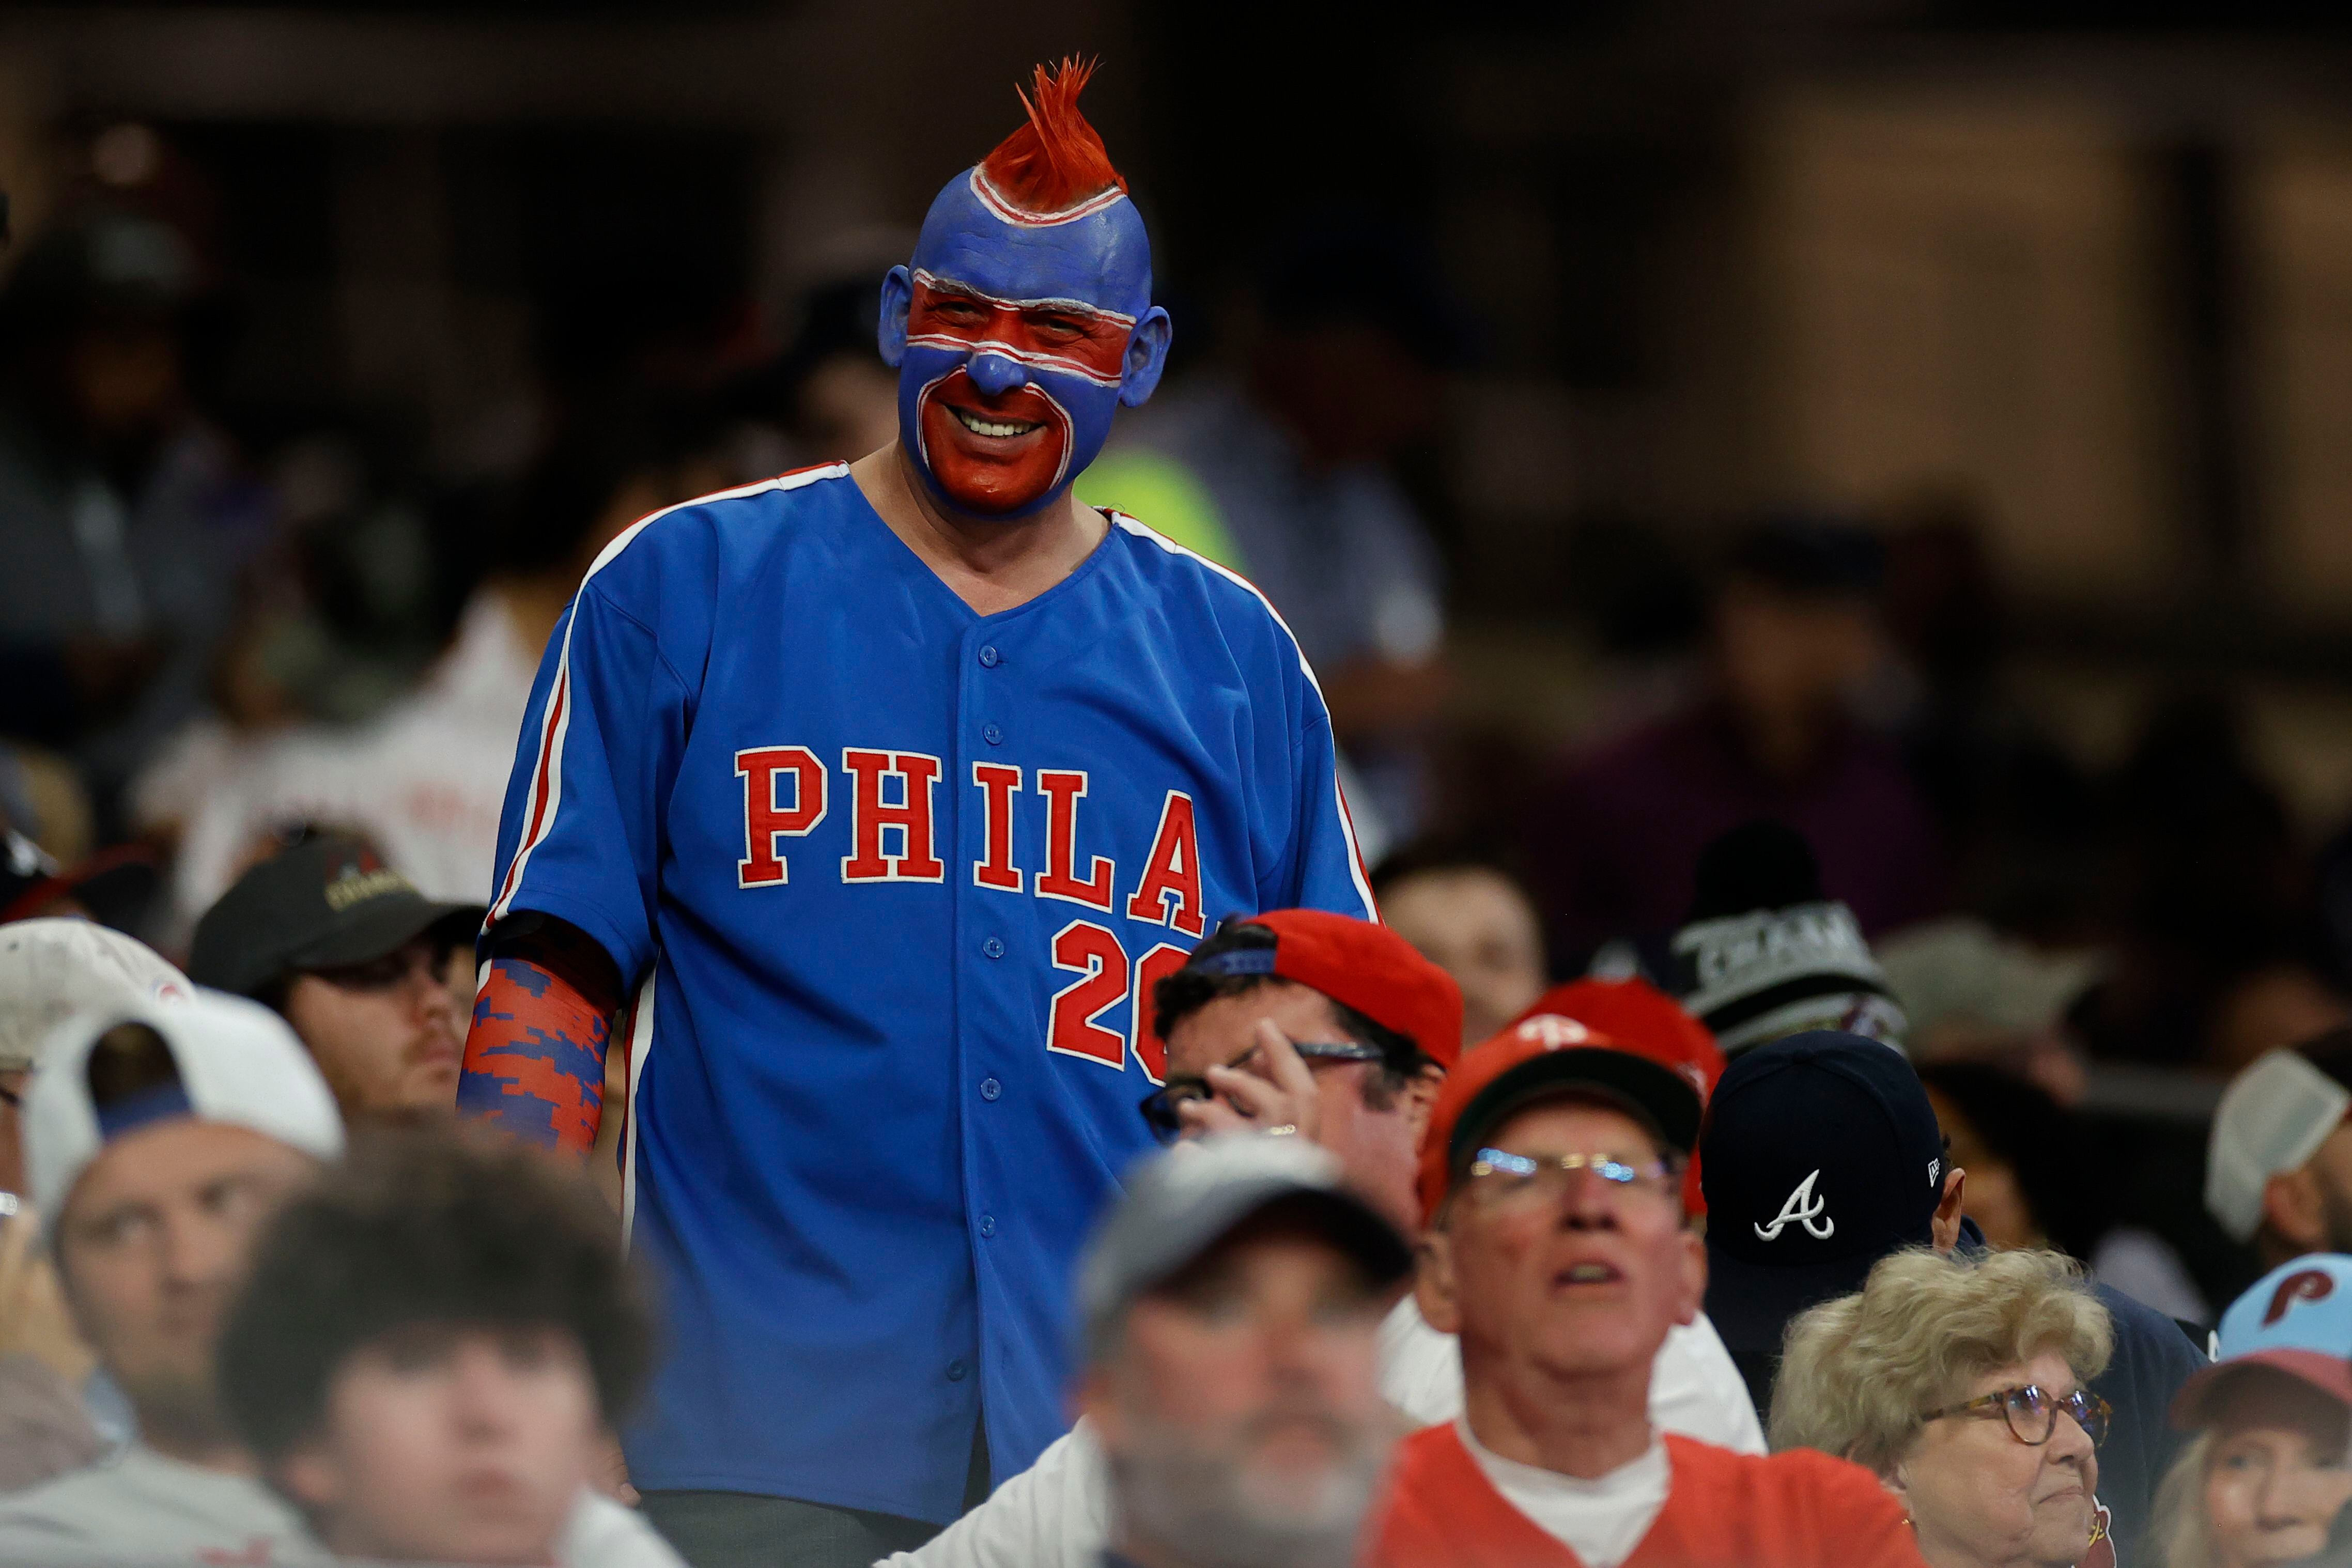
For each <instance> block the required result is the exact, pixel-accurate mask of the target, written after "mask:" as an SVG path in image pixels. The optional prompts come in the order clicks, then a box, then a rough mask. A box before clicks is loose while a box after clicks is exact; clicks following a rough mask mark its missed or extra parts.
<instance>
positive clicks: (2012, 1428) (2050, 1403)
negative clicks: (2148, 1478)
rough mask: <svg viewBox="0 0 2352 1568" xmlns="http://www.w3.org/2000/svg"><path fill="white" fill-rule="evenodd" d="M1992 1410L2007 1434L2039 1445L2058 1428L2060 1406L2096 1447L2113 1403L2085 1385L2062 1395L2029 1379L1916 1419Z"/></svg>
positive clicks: (1934, 1418) (1930, 1419)
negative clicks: (2006, 1424) (1997, 1414)
mask: <svg viewBox="0 0 2352 1568" xmlns="http://www.w3.org/2000/svg"><path fill="white" fill-rule="evenodd" d="M1995 1410H1998V1411H1999V1412H2000V1416H2001V1418H2002V1419H2003V1420H2005V1421H2007V1422H2008V1423H2009V1435H2010V1436H2011V1437H2014V1438H2016V1439H2017V1440H2018V1441H2019V1442H2021V1443H2023V1444H2025V1445H2027V1446H2028V1447H2029V1448H2039V1447H2041V1446H2042V1444H2044V1443H2046V1442H2048V1441H2049V1440H2050V1436H2051V1434H2052V1433H2053V1432H2055V1431H2057V1429H2058V1412H2060V1411H2061V1410H2063V1411H2064V1412H2065V1413H2066V1414H2067V1415H2069V1416H2073V1417H2074V1425H2076V1426H2077V1427H2082V1428H2083V1434H2084V1436H2085V1437H2089V1438H2090V1439H2091V1442H2092V1445H2093V1446H2094V1447H2096V1446H2097V1445H2098V1444H2099V1442H2100V1441H2102V1440H2103V1439H2104V1438H2105V1437H2106V1435H2107V1418H2108V1417H2109V1416H2113V1415H2114V1414H2115V1413H2116V1412H2115V1406H2111V1405H2109V1404H2108V1403H2107V1402H2106V1401H2105V1400H2104V1399H2102V1398H2100V1397H2099V1396H2097V1395H2095V1394H2094V1393H2092V1392H2091V1391H2090V1390H2088V1389H2086V1388H2077V1389H2076V1390H2074V1393H2072V1394H2069V1395H2067V1396H2065V1397H2064V1398H2063V1399H2062V1398H2060V1397H2059V1396H2057V1395H2055V1394H2053V1393H2051V1392H2050V1391H2049V1390H2048V1389H2046V1388H2043V1387H2042V1386H2041V1385H2038V1384H2032V1383H2028V1384H2026V1385H2023V1386H2021V1387H2018V1388H1996V1389H1994V1390H1993V1391H1992V1392H1991V1393H1990V1394H1983V1395H1979V1396H1977V1397H1976V1398H1974V1399H1967V1400H1962V1401H1961V1402H1960V1403H1959V1404H1958V1405H1948V1406H1945V1407H1944V1408H1943V1409H1941V1410H1930V1411H1928V1412H1927V1414H1926V1415H1925V1416H1920V1417H1919V1419H1920V1420H1922V1421H1936V1420H1940V1419H1942V1418H1943V1417H1944V1416H1975V1415H1978V1414H1983V1415H1988V1416H1989V1415H1990V1414H1992V1413H1993V1412H1994V1411H1995Z"/></svg>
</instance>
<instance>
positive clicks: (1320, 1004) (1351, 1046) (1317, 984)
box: [1144, 909, 1462, 1230]
mask: <svg viewBox="0 0 2352 1568" xmlns="http://www.w3.org/2000/svg"><path fill="white" fill-rule="evenodd" d="M1152 1003H1153V1009H1152V1012H1153V1016H1152V1024H1153V1029H1154V1031H1155V1032H1156V1033H1157V1034H1158V1036H1159V1038H1160V1040H1164V1041H1165V1042H1166V1047H1165V1050H1166V1061H1167V1075H1166V1081H1165V1082H1164V1083H1163V1084H1162V1085H1161V1087H1160V1091H1159V1092H1158V1093H1156V1094H1153V1095H1152V1096H1151V1097H1150V1099H1148V1100H1146V1101H1145V1102H1144V1116H1145V1119H1146V1120H1148V1121H1150V1123H1151V1124H1152V1125H1153V1127H1155V1128H1156V1129H1158V1130H1159V1132H1160V1134H1162V1135H1163V1136H1165V1137H1168V1138H1171V1139H1172V1138H1174V1137H1176V1136H1177V1135H1179V1134H1184V1133H1216V1132H1233V1131H1237V1130H1241V1129H1244V1128H1249V1127H1253V1126H1254V1127H1256V1128H1258V1129H1260V1130H1262V1131H1275V1130H1286V1131H1287V1132H1290V1133H1296V1134H1299V1135H1301V1136H1304V1137H1307V1138H1310V1139H1312V1140H1314V1141H1315V1142H1317V1143H1318V1144H1321V1145H1324V1146H1325V1147H1326V1148H1328V1149H1329V1150H1330V1151H1331V1152H1332V1153H1333V1154H1335V1155H1339V1161H1340V1164H1341V1165H1343V1166H1346V1167H1347V1169H1348V1172H1349V1176H1350V1179H1352V1180H1353V1181H1354V1182H1355V1184H1356V1185H1357V1186H1358V1187H1359V1188H1360V1190H1361V1191H1362V1192H1363V1193H1364V1196H1365V1197H1369V1198H1370V1199H1371V1201H1372V1202H1373V1203H1374V1204H1376V1205H1378V1206H1379V1207H1380V1208H1381V1212H1382V1213H1384V1214H1386V1215H1387V1216H1388V1217H1389V1218H1390V1219H1391V1221H1392V1222H1393V1223H1395V1224H1396V1225H1398V1226H1399V1227H1401V1228H1404V1229H1407V1230H1410V1229H1411V1228H1412V1227H1413V1225H1414V1223H1415V1222H1416V1220H1417V1219H1418V1218H1419V1213H1418V1206H1417V1205H1416V1204H1415V1202H1414V1200H1413V1195H1412V1159H1413V1153H1414V1151H1415V1150H1417V1149H1418V1148H1419V1147H1420V1146H1421V1133H1422V1129H1423V1127H1424V1126H1426V1125H1427V1124H1428V1122H1429V1108H1430V1107H1431V1106H1432V1105H1433V1104H1434V1103H1436V1101H1437V1091H1438V1086H1439V1085H1440V1084H1441V1083H1443V1082H1444V1081H1445V1070H1446V1069H1447V1068H1448V1067H1450V1066H1452V1065H1453V1063H1454V1059H1455V1058H1456V1057H1458V1056H1459V1055H1461V1054H1462V988H1460V987H1459V986H1457V985H1455V984H1454V980H1453V978H1452V977H1450V976H1448V975H1447V974H1446V973H1445V971H1444V970H1443V969H1441V968H1439V967H1437V966H1436V965H1434V964H1433V963H1431V962H1430V961H1429V960H1428V959H1426V958H1424V957H1423V956H1421V955H1420V954H1419V953H1416V952H1414V951H1413V949H1412V944H1410V943H1408V942H1407V941H1405V939H1404V938H1403V937H1402V936H1398V935H1397V934H1396V933H1395V932H1393V931H1391V930H1390V929H1389V928H1388V927H1386V926H1384V925H1373V924H1371V923H1370V921H1364V920H1355V919H1350V918H1349V916H1347V915H1332V914H1329V913H1328V912H1326V911H1323V910H1319V909H1283V910H1276V911H1274V912H1273V913H1271V914H1266V915H1251V916H1250V917H1249V918H1248V919H1246V920H1229V921H1227V922H1225V923H1224V924H1223V925H1221V926H1219V927H1218V928H1217V930H1216V932H1215V933H1214V934H1213V935H1212V936H1210V938H1209V939H1208V940H1207V941H1205V942H1203V943H1202V944H1201V946H1198V947H1196V948H1194V949H1193V950H1192V956H1191V957H1190V958H1188V959H1187V960H1186V961H1185V963H1184V967H1182V968H1181V969H1178V970H1177V971H1176V972H1175V973H1173V974H1171V975H1170V976H1168V977H1165V978H1164V979H1162V980H1161V981H1160V984H1159V987H1158V988H1157V989H1155V990H1154V991H1153V993H1152ZM1343 1086H1344V1089H1345V1090H1346V1091H1347V1092H1339V1091H1340V1090H1341V1089H1342V1088H1343Z"/></svg>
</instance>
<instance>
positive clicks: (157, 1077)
mask: <svg viewBox="0 0 2352 1568" xmlns="http://www.w3.org/2000/svg"><path fill="white" fill-rule="evenodd" d="M83 1073H84V1076H85V1078H86V1079H87V1081H88V1082H89V1103H90V1104H91V1105H92V1106H94V1107H95V1108H97V1109H98V1110H100V1111H103V1110H105V1109H106V1108H107V1107H108V1106H110V1105H120V1104H121V1103H123V1102H124V1101H126V1100H131V1099H135V1098H136V1097H137V1096H139V1095H142V1094H144V1093H147V1092H150V1091H152V1090H156V1089H161V1088H163V1086H164V1085H166V1084H173V1083H177V1082H180V1064H179V1062H178V1061H177V1060H176V1059H174V1058H173V1055H172V1048H171V1047H170V1046H168V1045H166V1044H165V1043H164V1042H163V1036H162V1035H160V1034H158V1033H156V1032H155V1031H154V1030H152V1029H151V1028H149V1027H148V1026H147V1025H145V1024H143V1023H119V1024H116V1025H115V1026H114V1027H113V1028H112V1029H110V1030H107V1031H106V1032H105V1033H104V1034H102V1035H100V1036H99V1037H98V1043H97V1044H95V1045H93V1046H91V1047H90V1050H89V1062H88V1064H87V1065H86V1066H85V1067H84V1068H83Z"/></svg>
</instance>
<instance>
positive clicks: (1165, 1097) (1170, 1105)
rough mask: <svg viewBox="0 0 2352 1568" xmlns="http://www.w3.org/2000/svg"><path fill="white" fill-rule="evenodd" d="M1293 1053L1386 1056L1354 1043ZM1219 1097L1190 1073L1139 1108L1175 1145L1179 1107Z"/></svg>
mask: <svg viewBox="0 0 2352 1568" xmlns="http://www.w3.org/2000/svg"><path fill="white" fill-rule="evenodd" d="M1290 1049H1291V1050H1293V1051H1297V1053H1298V1054H1299V1055H1300V1056H1302V1057H1304V1058H1306V1059H1307V1061H1310V1062H1316V1061H1381V1059H1382V1056H1383V1055H1384V1054H1385V1053H1384V1052H1382V1051H1381V1048H1380V1047H1379V1046H1377V1045H1365V1044H1363V1043H1361V1042H1360V1041H1358V1040H1292V1041H1291V1042H1290ZM1257 1053H1258V1048H1257V1047H1256V1046H1254V1045H1253V1046H1251V1047H1250V1048H1249V1049H1248V1050H1247V1051H1243V1052H1242V1053H1241V1054H1240V1055H1239V1056H1236V1057H1234V1059H1233V1060H1232V1061H1228V1062H1226V1063H1225V1065H1226V1066H1227V1067H1239V1066H1240V1065H1241V1064H1242V1063H1243V1062H1244V1061H1248V1060H1249V1059H1250V1058H1251V1057H1253V1056H1255V1055H1256V1054H1257ZM1215 1097H1216V1091H1215V1090H1213V1089H1212V1088H1210V1087H1209V1081H1208V1080H1207V1079H1205V1078H1196V1077H1194V1076H1193V1075H1192V1074H1191V1073H1189V1072H1188V1073H1186V1074H1184V1075H1183V1076H1181V1077H1179V1078H1171V1079H1170V1080H1169V1081H1168V1082H1166V1083H1165V1084H1163V1085H1161V1086H1160V1088H1158V1089H1155V1090H1153V1091H1152V1092H1150V1093H1149V1094H1146V1095H1145V1096H1144V1097H1143V1099H1142V1100H1141V1101H1140V1102H1139V1103H1138V1104H1137V1105H1136V1107H1135V1108H1136V1109H1137V1110H1139V1111H1140V1112H1142V1113H1143V1120H1144V1123H1145V1124H1146V1125H1148V1126H1149V1127H1150V1129H1151V1130H1152V1132H1153V1133H1155V1134H1158V1136H1159V1138H1160V1142H1161V1143H1163V1144H1164V1143H1170V1142H1172V1141H1173V1140H1175V1139H1176V1138H1177V1137H1179V1136H1181V1134H1182V1133H1183V1131H1184V1119H1183V1117H1181V1115H1179V1114H1178V1113H1177V1112H1178V1108H1179V1107H1181V1106H1182V1105H1185V1104H1187V1103H1190V1102H1192V1101H1194V1100H1212V1099H1214V1098H1215Z"/></svg>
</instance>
